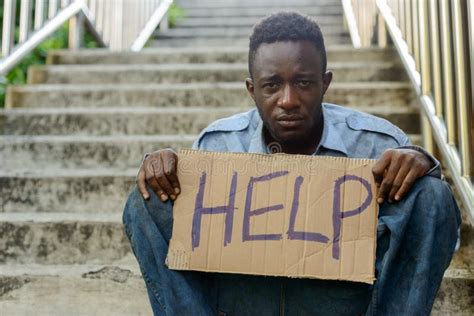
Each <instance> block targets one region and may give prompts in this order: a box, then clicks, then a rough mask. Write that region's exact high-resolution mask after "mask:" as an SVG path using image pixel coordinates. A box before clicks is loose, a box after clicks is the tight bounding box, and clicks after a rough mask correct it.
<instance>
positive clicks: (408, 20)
mask: <svg viewBox="0 0 474 316" xmlns="http://www.w3.org/2000/svg"><path fill="white" fill-rule="evenodd" d="M410 7H411V0H407V2H406V3H405V23H406V41H407V44H408V50H409V52H410V54H413V41H412V28H411V10H410Z"/></svg>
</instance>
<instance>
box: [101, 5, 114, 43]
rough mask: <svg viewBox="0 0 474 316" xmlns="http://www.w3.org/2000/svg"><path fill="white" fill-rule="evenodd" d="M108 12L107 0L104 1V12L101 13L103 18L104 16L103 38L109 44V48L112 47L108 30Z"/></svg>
mask: <svg viewBox="0 0 474 316" xmlns="http://www.w3.org/2000/svg"><path fill="white" fill-rule="evenodd" d="M109 12H110V3H109V1H105V3H104V12H103V13H102V14H103V18H104V31H103V32H104V38H105V39H106V41H107V42H108V44H109V48H112V49H113V41H112V38H111V37H110V32H109V29H110V14H108V13H109Z"/></svg>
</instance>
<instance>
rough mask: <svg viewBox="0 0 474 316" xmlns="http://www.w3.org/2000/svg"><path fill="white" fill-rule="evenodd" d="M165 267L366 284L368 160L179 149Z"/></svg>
mask: <svg viewBox="0 0 474 316" xmlns="http://www.w3.org/2000/svg"><path fill="white" fill-rule="evenodd" d="M178 157H179V160H178V177H179V180H180V184H181V191H182V192H181V194H180V196H179V198H178V199H177V200H176V202H175V204H174V208H173V234H172V238H171V241H170V245H169V250H168V256H167V260H166V261H167V265H168V267H169V268H170V269H176V270H197V271H209V272H211V271H212V272H222V273H243V274H254V275H272V276H288V277H300V278H319V279H337V280H350V281H359V282H365V283H373V280H374V263H375V243H376V237H377V235H376V229H377V208H378V205H377V203H376V201H375V197H376V186H375V182H374V180H373V176H372V171H371V169H372V166H373V164H374V162H375V161H374V160H371V159H348V158H340V157H321V156H303V155H286V154H274V155H264V154H248V153H217V152H204V151H195V150H188V149H185V150H181V151H180V152H179V154H178Z"/></svg>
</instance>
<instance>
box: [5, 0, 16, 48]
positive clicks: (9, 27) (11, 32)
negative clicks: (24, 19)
mask: <svg viewBox="0 0 474 316" xmlns="http://www.w3.org/2000/svg"><path fill="white" fill-rule="evenodd" d="M15 7H16V0H5V3H4V6H3V32H2V55H3V57H6V56H8V55H9V54H10V52H11V50H12V48H13V45H14V42H15V12H16V10H15Z"/></svg>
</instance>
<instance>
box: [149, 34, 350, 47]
mask: <svg viewBox="0 0 474 316" xmlns="http://www.w3.org/2000/svg"><path fill="white" fill-rule="evenodd" d="M324 43H325V44H326V45H350V44H351V39H350V36H349V35H348V34H345V36H332V37H326V38H325V39H324ZM149 45H150V47H154V48H159V47H196V46H206V45H209V46H240V47H248V46H249V39H248V36H243V37H214V38H207V39H203V38H200V37H195V38H186V39H184V40H183V39H180V38H166V37H160V36H157V37H156V38H155V40H153V41H152V42H150V44H149Z"/></svg>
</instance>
